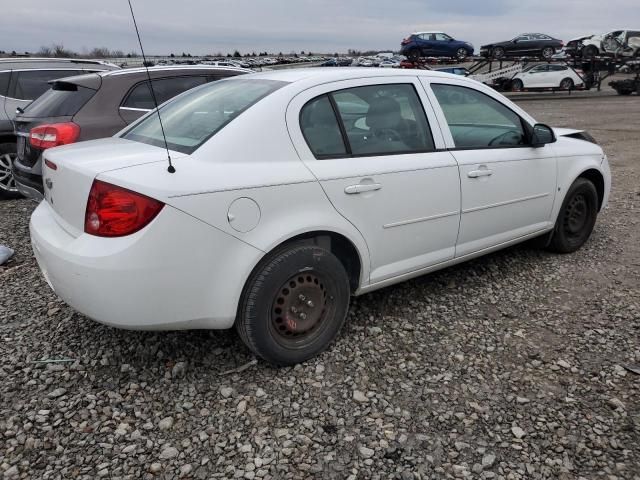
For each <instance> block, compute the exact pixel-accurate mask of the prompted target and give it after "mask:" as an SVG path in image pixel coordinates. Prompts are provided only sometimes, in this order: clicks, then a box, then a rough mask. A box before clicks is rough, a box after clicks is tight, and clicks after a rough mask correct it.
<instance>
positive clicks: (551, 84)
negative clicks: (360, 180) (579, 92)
mask: <svg viewBox="0 0 640 480" xmlns="http://www.w3.org/2000/svg"><path fill="white" fill-rule="evenodd" d="M511 85H512V86H513V90H516V91H519V90H522V89H524V88H526V89H537V88H557V89H560V90H573V89H574V88H576V87H582V86H583V85H584V80H583V79H582V77H581V76H580V75H579V74H578V72H576V71H575V70H574V69H573V68H571V67H569V66H567V65H556V64H553V63H541V64H537V65H535V64H534V65H529V66H528V67H526V68H525V69H524V70H522V71H521V72H520V73H518V74H516V75H515V76H514V77H513V79H512V80H511Z"/></svg>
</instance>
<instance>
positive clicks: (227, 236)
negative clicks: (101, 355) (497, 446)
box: [30, 68, 611, 365]
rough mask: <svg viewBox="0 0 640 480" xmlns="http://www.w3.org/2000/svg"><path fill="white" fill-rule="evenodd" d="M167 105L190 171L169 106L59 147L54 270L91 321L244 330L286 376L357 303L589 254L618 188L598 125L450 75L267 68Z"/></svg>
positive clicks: (49, 195)
mask: <svg viewBox="0 0 640 480" xmlns="http://www.w3.org/2000/svg"><path fill="white" fill-rule="evenodd" d="M354 107H355V108H354ZM160 113H161V114H162V118H163V123H164V132H165V133H166V142H167V145H168V147H169V149H170V150H171V159H172V162H173V166H174V167H175V170H176V171H175V173H168V172H167V170H168V168H167V163H168V159H167V153H166V151H165V150H164V148H163V146H164V145H165V143H164V140H163V135H162V131H161V129H160V126H159V121H158V116H157V115H156V114H155V112H154V113H153V114H149V115H147V116H146V117H144V118H143V119H141V120H140V121H139V122H137V123H135V124H134V125H132V126H131V127H130V128H128V129H125V130H124V131H123V132H121V133H119V135H118V136H116V137H113V138H108V139H102V140H95V141H91V142H84V143H81V144H77V145H68V146H63V147H59V148H54V149H50V150H47V151H46V152H45V154H44V158H45V165H46V166H45V170H44V178H45V185H46V186H47V188H46V190H45V199H46V201H43V202H41V203H40V205H39V206H38V207H37V208H36V210H35V211H34V213H33V215H32V217H31V223H30V231H31V240H32V245H33V248H34V253H35V257H36V259H37V261H38V264H39V265H40V268H41V270H42V272H43V274H44V277H45V278H46V279H47V281H48V283H49V284H50V285H51V286H52V288H53V290H54V291H55V292H56V293H57V294H58V295H59V296H60V297H61V298H62V299H64V300H65V301H66V302H67V303H69V304H70V305H71V306H73V307H74V308H75V309H77V310H78V311H80V312H82V313H84V314H86V315H87V316H88V317H90V318H92V319H94V320H97V321H99V322H102V323H106V324H109V325H112V326H116V327H121V328H135V329H158V330H169V329H198V328H201V329H212V328H213V329H220V328H229V327H232V326H234V325H235V327H236V329H237V330H238V332H239V334H240V337H241V338H242V339H243V341H244V342H245V343H246V344H247V346H248V347H249V348H250V349H251V350H253V351H254V352H255V353H256V354H257V355H258V356H259V357H261V358H263V359H265V360H267V361H269V362H271V363H273V364H276V365H290V364H294V363H297V362H302V361H305V360H307V359H309V358H311V357H313V356H315V355H317V354H318V353H320V352H321V351H322V350H324V349H325V348H327V346H328V345H329V344H330V343H331V342H332V341H333V339H334V338H335V337H336V335H337V334H338V332H339V330H340V328H341V326H342V325H343V323H344V321H345V317H346V314H347V311H348V307H349V299H350V296H351V295H360V294H363V293H366V292H371V291H373V290H376V289H379V288H382V287H385V286H387V285H391V284H394V283H397V282H401V281H403V280H406V279H409V278H412V277H416V276H419V275H422V274H425V273H428V272H431V271H433V270H437V269H441V268H444V267H446V266H449V265H452V264H455V263H459V262H462V261H465V260H467V259H470V258H474V257H477V256H480V255H483V254H485V253H489V252H492V251H495V250H498V249H501V248H504V247H507V246H509V245H513V244H515V243H519V242H522V241H525V240H527V239H532V238H537V237H542V238H541V243H543V244H546V245H548V246H549V248H550V249H552V250H554V251H557V252H573V251H575V250H577V249H579V248H580V247H581V246H582V245H583V244H584V243H585V242H586V241H587V239H588V238H589V236H590V234H591V231H592V229H593V227H594V224H595V222H596V218H597V215H598V212H599V211H601V210H602V209H603V208H604V206H605V205H606V203H607V198H608V195H609V191H610V186H611V176H610V171H609V164H608V161H607V157H606V156H605V154H604V153H603V151H602V149H601V148H600V147H599V146H598V145H596V144H595V143H593V142H594V140H593V139H592V138H591V137H590V136H589V135H588V134H586V133H583V132H580V131H578V130H567V129H558V130H554V129H552V128H550V127H548V126H546V125H543V124H540V123H537V122H536V121H535V119H533V118H532V117H531V116H530V115H528V114H527V113H526V112H525V111H524V110H522V109H521V108H520V107H518V106H517V105H515V104H514V103H512V102H510V101H509V100H508V99H506V98H505V97H504V96H502V95H500V94H499V93H497V92H495V91H494V90H493V89H491V88H490V87H488V86H486V85H483V84H480V83H478V82H475V81H473V80H470V79H467V78H463V77H460V76H457V75H456V76H454V75H450V74H445V73H440V72H432V71H416V70H384V69H364V70H363V69H357V68H352V69H346V68H345V69H337V68H326V69H312V70H309V69H300V70H287V71H271V72H263V73H258V74H254V75H250V76H247V77H235V78H231V79H225V80H221V81H219V82H215V83H212V84H209V85H204V86H201V87H199V88H196V89H194V90H191V91H189V92H186V93H184V94H182V95H181V96H179V97H177V98H175V99H174V100H172V101H170V102H168V103H166V104H165V105H164V106H162V107H161V108H160ZM247 139H250V141H247ZM551 144H552V145H551Z"/></svg>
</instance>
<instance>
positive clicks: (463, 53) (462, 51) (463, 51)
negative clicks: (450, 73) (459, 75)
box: [456, 48, 468, 61]
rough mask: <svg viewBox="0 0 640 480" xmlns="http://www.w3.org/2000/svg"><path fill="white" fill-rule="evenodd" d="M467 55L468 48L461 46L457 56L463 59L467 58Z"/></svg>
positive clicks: (460, 59)
mask: <svg viewBox="0 0 640 480" xmlns="http://www.w3.org/2000/svg"><path fill="white" fill-rule="evenodd" d="M467 55H468V53H467V50H466V49H464V48H459V49H458V50H457V51H456V58H457V59H458V60H459V61H463V60H464V59H465V58H467Z"/></svg>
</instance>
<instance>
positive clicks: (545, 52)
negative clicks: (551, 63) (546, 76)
mask: <svg viewBox="0 0 640 480" xmlns="http://www.w3.org/2000/svg"><path fill="white" fill-rule="evenodd" d="M554 53H556V51H555V50H554V49H553V48H551V47H547V48H543V49H542V58H544V59H545V60H550V59H551V57H553V54H554Z"/></svg>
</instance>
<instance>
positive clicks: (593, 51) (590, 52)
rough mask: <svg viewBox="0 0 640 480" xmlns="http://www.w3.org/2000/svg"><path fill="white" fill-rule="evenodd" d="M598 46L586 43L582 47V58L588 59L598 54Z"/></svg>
mask: <svg viewBox="0 0 640 480" xmlns="http://www.w3.org/2000/svg"><path fill="white" fill-rule="evenodd" d="M598 53H599V52H598V48H597V47H596V46H595V45H587V46H586V47H584V49H582V58H586V59H590V58H593V57H595V56H597V55H598Z"/></svg>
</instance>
